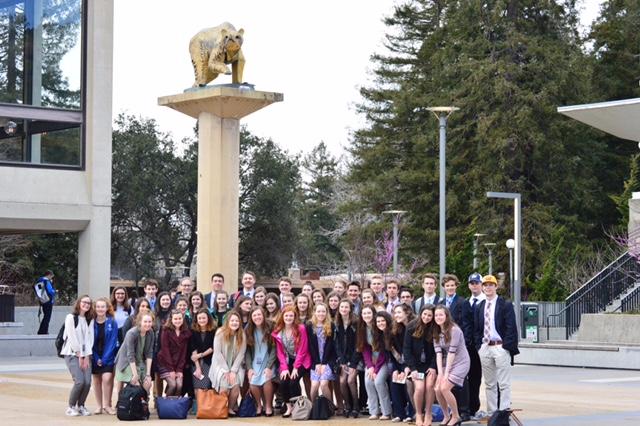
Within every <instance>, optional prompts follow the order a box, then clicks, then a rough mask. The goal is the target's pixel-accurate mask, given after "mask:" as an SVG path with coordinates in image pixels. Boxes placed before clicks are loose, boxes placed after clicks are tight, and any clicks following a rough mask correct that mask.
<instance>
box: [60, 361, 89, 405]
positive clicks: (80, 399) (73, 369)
mask: <svg viewBox="0 0 640 426" xmlns="http://www.w3.org/2000/svg"><path fill="white" fill-rule="evenodd" d="M64 362H65V364H67V368H68V369H69V373H71V377H72V378H73V387H72V388H71V393H70V394H69V407H75V406H76V405H77V406H78V407H83V406H84V402H85V401H86V400H87V395H89V389H91V364H89V367H88V368H87V369H85V370H82V369H81V368H80V359H79V358H78V357H77V356H73V355H65V357H64Z"/></svg>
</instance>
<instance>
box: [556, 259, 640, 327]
mask: <svg viewBox="0 0 640 426" xmlns="http://www.w3.org/2000/svg"><path fill="white" fill-rule="evenodd" d="M639 278H640V263H639V262H638V259H636V258H635V257H633V256H631V255H630V254H629V253H628V252H625V253H624V254H623V255H621V256H620V257H618V258H617V259H616V260H614V261H613V262H611V263H610V264H609V265H608V266H607V267H606V268H604V269H603V270H602V271H600V272H598V273H597V274H596V275H595V276H594V277H593V278H591V279H590V280H589V281H587V282H586V283H585V284H584V285H583V286H582V287H580V288H579V289H578V290H576V291H574V292H573V293H572V294H571V295H570V296H569V297H567V298H566V300H565V303H566V307H565V308H564V309H562V310H561V311H560V312H557V313H555V314H550V315H548V316H547V317H546V319H545V324H546V327H547V338H548V336H549V320H550V318H553V317H558V316H560V315H561V314H564V315H565V331H566V333H565V334H566V339H569V337H570V336H571V335H572V334H573V333H574V332H575V331H576V330H578V328H579V327H580V319H581V318H582V314H593V313H597V312H601V311H603V310H604V309H605V308H606V307H607V305H608V304H609V303H611V302H612V301H613V300H615V299H616V298H617V297H619V296H620V295H621V294H622V293H623V292H624V291H625V290H627V289H629V288H630V287H631V286H633V285H634V284H635V283H636V282H637V281H638V279H639Z"/></svg>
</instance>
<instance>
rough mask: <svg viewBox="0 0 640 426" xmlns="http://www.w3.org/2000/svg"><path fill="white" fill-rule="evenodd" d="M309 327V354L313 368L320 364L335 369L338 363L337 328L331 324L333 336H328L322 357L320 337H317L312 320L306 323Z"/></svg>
mask: <svg viewBox="0 0 640 426" xmlns="http://www.w3.org/2000/svg"><path fill="white" fill-rule="evenodd" d="M306 327H307V340H308V342H309V355H311V361H312V368H315V366H316V365H318V364H324V365H328V366H330V367H331V369H333V367H334V366H335V364H336V341H335V337H336V328H335V326H334V325H333V324H332V325H331V336H327V337H326V340H325V342H324V351H323V353H322V358H320V350H319V349H318V338H317V337H316V331H315V330H314V327H313V325H312V324H311V321H309V322H308V323H307V325H306Z"/></svg>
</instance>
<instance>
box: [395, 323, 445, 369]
mask: <svg viewBox="0 0 640 426" xmlns="http://www.w3.org/2000/svg"><path fill="white" fill-rule="evenodd" d="M418 321H421V320H420V317H418V318H416V319H414V320H413V321H411V322H410V323H409V325H408V326H407V329H406V331H405V333H404V342H403V349H402V355H403V356H404V363H405V364H406V365H407V367H409V369H410V370H412V371H418V372H420V373H425V372H426V371H427V370H428V369H429V368H433V369H434V370H435V369H436V368H437V366H436V351H435V349H434V347H433V339H431V336H424V335H423V336H422V337H413V333H414V332H415V331H416V326H417V324H418ZM423 353H424V355H425V357H424V361H423V360H422V354H423Z"/></svg>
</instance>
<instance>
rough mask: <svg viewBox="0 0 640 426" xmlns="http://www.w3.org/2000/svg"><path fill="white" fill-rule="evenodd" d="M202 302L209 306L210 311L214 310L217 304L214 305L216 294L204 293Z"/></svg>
mask: <svg viewBox="0 0 640 426" xmlns="http://www.w3.org/2000/svg"><path fill="white" fill-rule="evenodd" d="M211 295H213V300H211ZM204 302H205V303H206V304H207V307H208V308H209V310H211V311H215V310H216V308H217V306H216V296H215V293H214V292H211V293H207V294H205V295H204Z"/></svg>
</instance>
